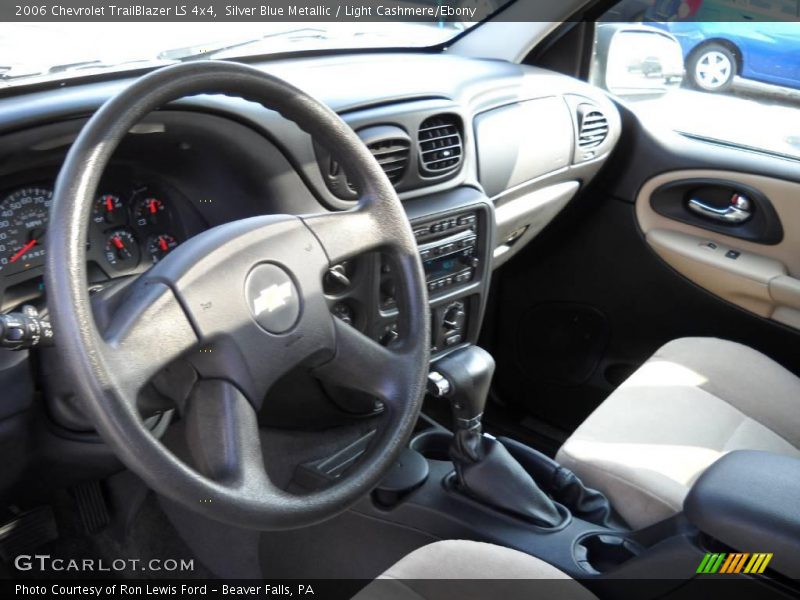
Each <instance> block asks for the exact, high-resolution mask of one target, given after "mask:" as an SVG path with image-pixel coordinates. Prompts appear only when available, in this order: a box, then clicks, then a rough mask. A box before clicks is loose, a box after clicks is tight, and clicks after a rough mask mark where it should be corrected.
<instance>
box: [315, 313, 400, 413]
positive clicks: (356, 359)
mask: <svg viewBox="0 0 800 600" xmlns="http://www.w3.org/2000/svg"><path fill="white" fill-rule="evenodd" d="M333 321H334V328H335V331H336V354H335V355H334V357H333V358H332V359H331V360H330V361H329V362H328V363H326V364H324V365H321V366H319V367H317V368H316V369H315V370H314V374H315V375H316V376H317V377H319V378H321V379H324V380H325V381H327V382H328V383H332V384H335V385H339V386H342V387H346V388H350V389H356V390H359V391H361V392H365V393H367V394H371V395H373V396H377V397H378V398H379V399H380V400H382V401H383V402H385V403H387V404H390V405H394V404H397V403H399V402H401V398H402V397H403V394H404V392H405V390H404V389H403V388H404V387H405V385H408V384H409V383H410V382H408V381H405V380H402V379H400V380H399V377H398V376H401V375H402V374H403V373H406V372H407V370H408V369H407V365H408V362H409V356H408V355H407V354H406V353H405V352H403V351H402V349H396V350H391V349H389V348H386V347H384V346H381V345H380V344H379V343H378V342H376V341H374V340H372V339H371V338H369V337H367V336H366V335H365V334H363V333H361V332H360V331H358V330H357V329H356V328H354V327H352V326H350V325H348V324H347V323H345V322H343V321H342V320H341V319H337V318H336V317H333ZM390 373H391V374H393V375H394V376H393V377H388V376H387V375H388V374H390Z"/></svg>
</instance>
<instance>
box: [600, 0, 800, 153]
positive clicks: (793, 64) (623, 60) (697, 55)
mask: <svg viewBox="0 0 800 600" xmlns="http://www.w3.org/2000/svg"><path fill="white" fill-rule="evenodd" d="M799 21H800V0H622V2H619V3H618V4H616V5H615V6H614V7H612V8H611V9H610V10H609V11H608V12H607V13H606V14H604V15H603V17H602V18H601V19H600V20H599V22H598V23H597V28H596V34H595V47H594V56H593V61H592V70H591V81H592V82H593V83H594V84H595V85H598V86H600V87H603V88H605V89H607V90H608V91H609V92H611V93H612V94H614V95H615V96H617V97H619V98H620V99H622V100H623V101H624V102H626V104H627V105H628V106H629V107H630V108H631V110H633V111H634V112H636V114H637V115H638V116H639V117H640V118H642V119H643V120H647V119H656V120H658V121H659V123H661V124H665V125H668V126H669V127H671V128H673V129H674V130H676V131H679V132H682V133H685V134H689V135H693V136H697V137H701V138H705V139H711V140H716V141H721V142H725V143H729V144H735V145H739V146H743V147H748V148H752V149H757V150H762V151H767V152H770V153H773V154H777V155H783V156H789V157H793V158H800V59H798V57H800V22H799Z"/></svg>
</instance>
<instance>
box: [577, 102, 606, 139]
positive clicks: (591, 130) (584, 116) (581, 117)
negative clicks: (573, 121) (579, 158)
mask: <svg viewBox="0 0 800 600" xmlns="http://www.w3.org/2000/svg"><path fill="white" fill-rule="evenodd" d="M607 136H608V119H606V116H605V115H604V114H603V113H601V112H600V111H599V110H598V109H597V108H596V107H595V106H592V105H591V104H581V105H580V106H579V107H578V146H580V147H581V148H582V149H583V150H588V149H590V148H596V147H597V146H599V145H600V144H602V143H603V140H605V139H606V137H607Z"/></svg>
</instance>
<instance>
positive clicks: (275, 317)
mask: <svg viewBox="0 0 800 600" xmlns="http://www.w3.org/2000/svg"><path fill="white" fill-rule="evenodd" d="M245 296H246V298H247V305H248V306H249V307H250V312H251V314H252V315H253V318H254V319H255V320H256V323H258V324H259V325H260V326H261V328H262V329H264V330H265V331H268V332H269V333H286V332H287V331H289V330H290V329H291V328H292V327H294V325H295V323H297V320H298V318H299V317H300V295H299V293H298V292H297V286H296V285H295V284H294V281H292V278H291V277H290V276H289V274H288V273H287V272H286V271H284V270H283V269H282V268H281V267H279V266H277V265H273V264H262V265H258V266H257V267H255V268H254V269H253V270H252V271H250V274H249V275H248V276H247V281H246V282H245Z"/></svg>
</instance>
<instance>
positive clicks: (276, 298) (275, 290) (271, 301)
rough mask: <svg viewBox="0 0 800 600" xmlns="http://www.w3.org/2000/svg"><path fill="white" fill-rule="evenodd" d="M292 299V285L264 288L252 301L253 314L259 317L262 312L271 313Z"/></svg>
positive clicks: (285, 284) (275, 285) (276, 285)
mask: <svg viewBox="0 0 800 600" xmlns="http://www.w3.org/2000/svg"><path fill="white" fill-rule="evenodd" d="M291 297H292V284H291V283H289V282H287V283H281V284H280V285H278V284H277V283H275V284H273V285H271V286H269V287H266V288H264V289H263V290H261V291H260V292H259V294H258V297H256V299H255V300H253V314H255V316H258V315H260V314H261V313H263V312H264V311H266V312H268V313H271V312H272V311H273V310H275V309H277V308H280V307H281V306H285V305H286V301H287V300H288V299H289V298H291Z"/></svg>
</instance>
